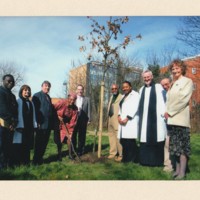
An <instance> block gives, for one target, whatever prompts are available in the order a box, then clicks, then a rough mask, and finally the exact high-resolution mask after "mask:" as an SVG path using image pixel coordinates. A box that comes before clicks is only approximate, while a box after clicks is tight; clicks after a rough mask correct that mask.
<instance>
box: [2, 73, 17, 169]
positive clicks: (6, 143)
mask: <svg viewBox="0 0 200 200" xmlns="http://www.w3.org/2000/svg"><path fill="white" fill-rule="evenodd" d="M14 86H15V80H14V77H13V76H12V75H11V74H6V75H4V76H3V85H2V86H0V169H1V168H6V167H7V166H9V165H11V149H12V141H13V133H14V129H15V127H16V125H17V117H18V115H17V112H18V111H17V101H16V97H15V95H14V94H13V93H12V92H11V90H12V88H13V87H14Z"/></svg>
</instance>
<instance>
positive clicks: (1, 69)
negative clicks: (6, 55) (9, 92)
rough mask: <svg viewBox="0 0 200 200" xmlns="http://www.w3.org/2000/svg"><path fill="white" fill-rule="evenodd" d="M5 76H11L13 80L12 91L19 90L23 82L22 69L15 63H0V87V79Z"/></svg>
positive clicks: (0, 81) (0, 83) (0, 80)
mask: <svg viewBox="0 0 200 200" xmlns="http://www.w3.org/2000/svg"><path fill="white" fill-rule="evenodd" d="M5 74H12V75H13V76H14V78H15V87H14V88H13V91H16V90H17V89H19V87H20V86H21V85H22V83H23V81H24V68H23V67H21V66H19V65H18V64H17V63H15V62H8V61H7V62H3V61H0V85H2V77H3V76H4V75H5Z"/></svg>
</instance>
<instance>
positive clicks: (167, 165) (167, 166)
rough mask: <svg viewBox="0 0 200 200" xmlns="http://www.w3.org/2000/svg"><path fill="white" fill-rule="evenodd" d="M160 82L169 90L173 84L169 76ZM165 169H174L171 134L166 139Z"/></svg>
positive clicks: (167, 170) (169, 170) (168, 170)
mask: <svg viewBox="0 0 200 200" xmlns="http://www.w3.org/2000/svg"><path fill="white" fill-rule="evenodd" d="M160 84H161V85H162V87H163V89H164V90H165V91H166V93H167V91H168V90H169V88H170V86H171V81H170V79H169V78H163V79H162V80H161V81H160ZM165 99H166V94H165ZM163 170H164V171H166V172H171V171H173V167H172V162H171V159H170V155H169V135H167V136H166V139H165V147H164V168H163Z"/></svg>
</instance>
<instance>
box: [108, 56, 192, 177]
mask: <svg viewBox="0 0 200 200" xmlns="http://www.w3.org/2000/svg"><path fill="white" fill-rule="evenodd" d="M169 71H170V72H171V80H170V79H169V78H165V79H163V80H162V81H161V83H160V84H159V83H155V82H154V80H153V74H152V72H151V71H150V70H146V71H144V72H143V73H142V77H143V81H144V86H142V87H141V88H140V90H139V93H138V92H136V91H134V90H133V89H132V86H131V83H130V82H129V81H124V82H123V83H122V87H121V89H122V91H123V95H121V94H120V93H119V86H118V85H117V84H112V86H111V92H112V96H111V98H110V101H109V105H108V136H109V143H110V151H109V156H108V159H115V160H116V161H122V162H139V163H140V164H141V165H144V166H163V165H165V167H164V171H173V178H174V179H184V178H185V175H186V169H187V164H188V160H189V156H190V153H191V149H190V112H189V101H190V98H191V95H192V91H193V82H192V80H191V79H189V78H187V77H185V76H184V75H185V74H186V65H185V64H184V62H183V61H181V60H179V59H176V60H173V61H172V62H171V64H170V65H169ZM138 143H139V144H138Z"/></svg>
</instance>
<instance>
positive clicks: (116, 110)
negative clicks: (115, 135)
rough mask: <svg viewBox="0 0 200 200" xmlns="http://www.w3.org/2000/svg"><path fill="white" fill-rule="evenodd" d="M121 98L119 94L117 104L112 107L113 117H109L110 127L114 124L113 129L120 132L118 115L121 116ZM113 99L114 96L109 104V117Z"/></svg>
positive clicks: (114, 103)
mask: <svg viewBox="0 0 200 200" xmlns="http://www.w3.org/2000/svg"><path fill="white" fill-rule="evenodd" d="M121 98H122V95H121V94H118V96H117V98H116V100H115V102H113V104H112V106H113V116H111V117H109V116H108V125H109V124H112V127H113V128H114V129H115V130H118V126H119V123H118V119H117V117H118V114H119V102H120V100H121ZM112 99H113V95H112V96H111V98H110V101H109V103H108V110H107V115H109V108H110V105H111V102H112Z"/></svg>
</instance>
